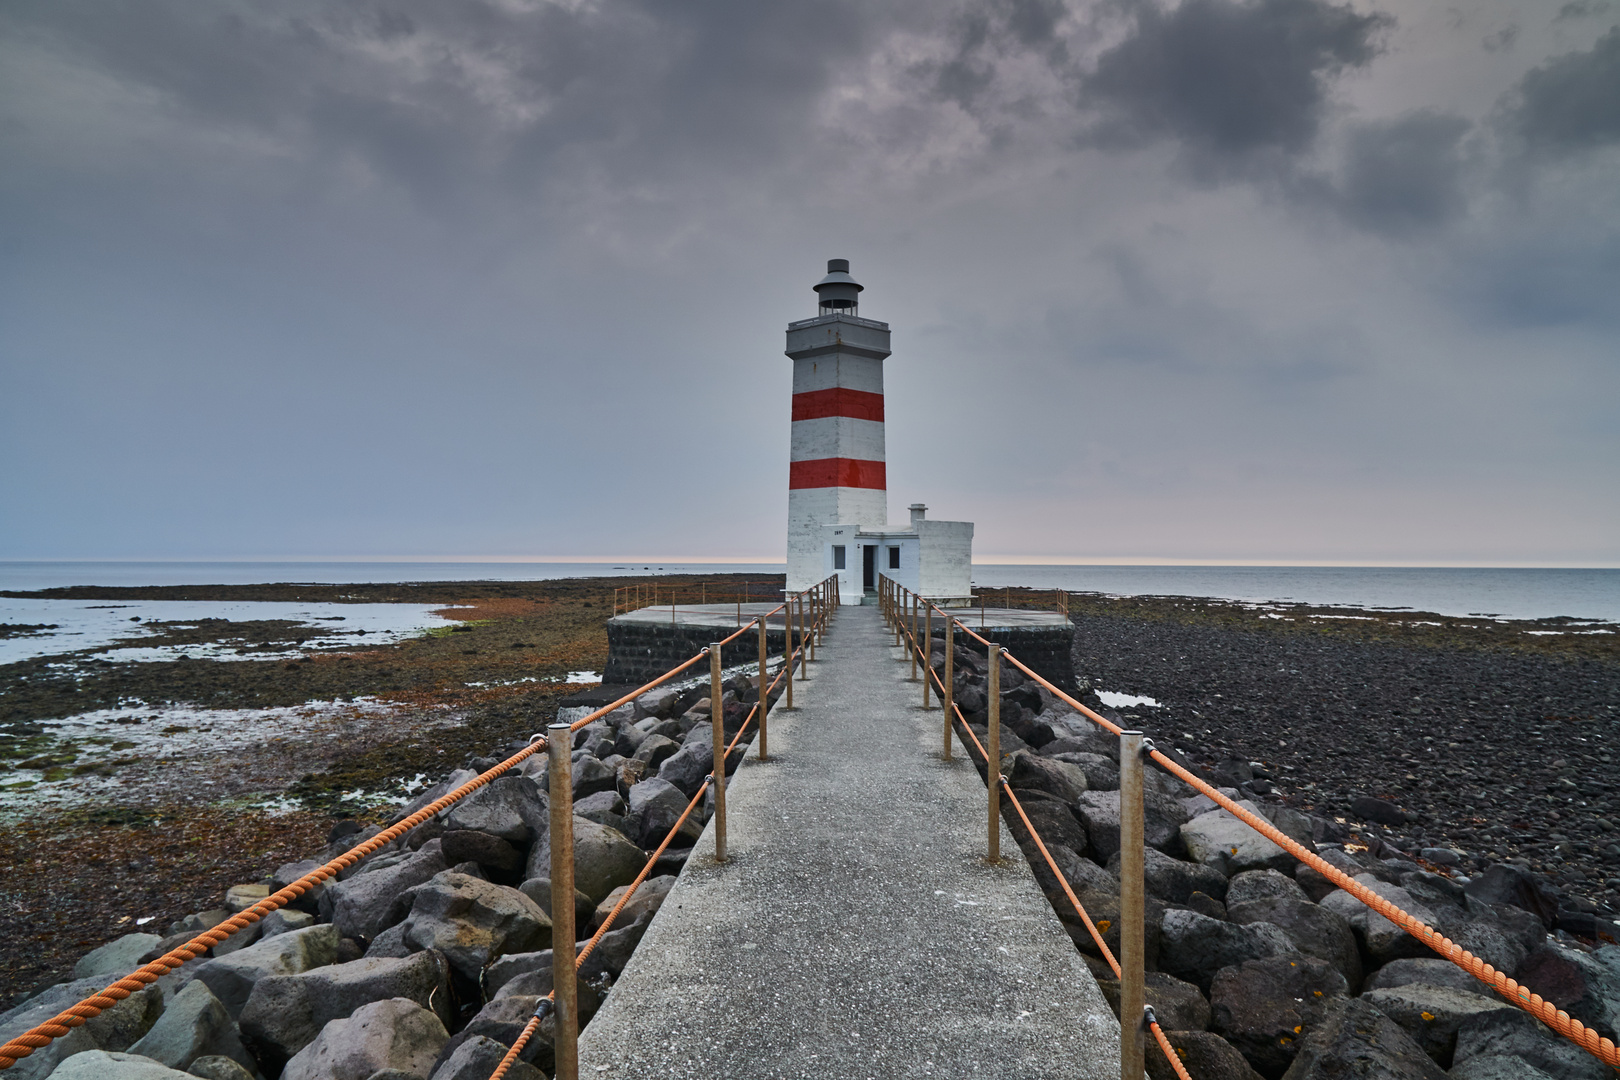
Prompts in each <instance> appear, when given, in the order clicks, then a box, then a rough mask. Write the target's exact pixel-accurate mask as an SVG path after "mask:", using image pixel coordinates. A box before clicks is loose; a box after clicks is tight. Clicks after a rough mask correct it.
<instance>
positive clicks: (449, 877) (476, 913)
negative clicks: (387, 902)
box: [404, 819, 577, 980]
mask: <svg viewBox="0 0 1620 1080" xmlns="http://www.w3.org/2000/svg"><path fill="white" fill-rule="evenodd" d="M576 820H577V819H576ZM409 895H410V900H409V903H410V914H409V915H408V916H407V917H406V919H405V923H404V927H405V942H406V944H408V945H411V946H414V947H415V948H418V949H437V950H438V951H439V952H441V953H443V954H444V956H445V959H447V960H448V961H449V962H450V966H451V967H453V968H455V969H456V970H457V971H459V972H461V973H462V974H463V975H466V976H467V977H468V978H470V979H474V980H476V979H477V978H478V973H479V971H480V969H482V968H483V966H484V965H485V964H487V963H488V962H489V961H490V960H491V959H492V958H493V957H497V956H500V955H502V954H504V953H509V952H529V951H532V950H534V949H538V948H540V947H541V946H543V945H547V944H549V943H550V942H551V918H550V916H548V915H547V914H546V913H545V912H544V911H542V910H540V905H539V904H536V903H535V902H534V901H533V900H531V899H529V898H528V897H527V896H525V895H523V893H522V892H520V891H518V890H517V889H512V888H508V887H507V886H505V885H496V884H495V883H493V882H489V881H481V880H479V879H478V878H475V877H470V876H468V875H466V874H458V873H456V872H455V871H446V872H444V873H442V874H439V875H438V876H436V877H435V878H434V879H433V880H432V881H429V882H427V883H426V884H423V885H418V886H416V887H415V888H414V889H412V890H411V891H410V894H409Z"/></svg>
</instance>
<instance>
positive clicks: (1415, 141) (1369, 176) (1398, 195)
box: [1337, 111, 1471, 236]
mask: <svg viewBox="0 0 1620 1080" xmlns="http://www.w3.org/2000/svg"><path fill="white" fill-rule="evenodd" d="M1470 126H1471V125H1470V124H1469V123H1468V121H1466V120H1464V119H1462V118H1461V117H1458V116H1449V115H1445V114H1443V113H1435V112H1426V111H1425V112H1415V113H1411V114H1409V115H1407V116H1403V117H1400V118H1398V119H1395V120H1387V121H1379V122H1373V123H1362V124H1357V125H1356V126H1355V127H1354V128H1352V129H1351V131H1350V134H1349V137H1348V140H1347V145H1346V150H1345V164H1344V171H1343V175H1342V178H1341V179H1340V186H1339V191H1338V196H1337V198H1338V201H1339V205H1340V209H1341V210H1342V212H1343V213H1344V215H1345V216H1346V217H1347V218H1348V219H1349V220H1350V221H1351V222H1353V223H1355V224H1356V225H1359V226H1361V227H1362V228H1366V229H1370V230H1372V231H1374V232H1380V233H1386V234H1390V235H1396V236H1410V235H1411V233H1412V232H1413V230H1422V229H1426V228H1429V227H1432V226H1435V225H1439V224H1442V223H1443V222H1446V221H1448V220H1450V219H1452V218H1454V217H1456V216H1457V215H1458V214H1460V213H1462V212H1463V210H1464V209H1465V208H1466V201H1465V199H1464V195H1463V190H1462V177H1463V162H1462V154H1461V149H1460V144H1461V142H1462V138H1463V136H1464V135H1465V134H1467V132H1468V130H1469V128H1470Z"/></svg>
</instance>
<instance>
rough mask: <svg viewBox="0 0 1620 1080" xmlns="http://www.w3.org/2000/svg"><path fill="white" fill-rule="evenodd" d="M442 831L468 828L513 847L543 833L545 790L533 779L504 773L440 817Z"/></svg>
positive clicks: (544, 824) (544, 823) (544, 825)
mask: <svg viewBox="0 0 1620 1080" xmlns="http://www.w3.org/2000/svg"><path fill="white" fill-rule="evenodd" d="M440 817H441V818H443V820H444V827H445V829H446V830H452V829H472V830H474V831H475V832H485V833H489V834H490V835H491V836H498V837H500V838H501V839H502V840H507V841H510V842H511V843H514V844H523V843H526V842H527V841H528V839H529V837H530V836H533V835H535V834H537V833H541V832H544V831H545V828H546V820H547V819H546V796H545V791H544V790H543V789H542V788H541V786H540V784H539V783H537V782H536V781H535V780H534V779H532V778H530V777H527V776H521V775H514V774H512V773H508V774H506V775H505V776H497V777H496V778H495V779H493V780H491V781H490V782H489V783H488V784H486V785H484V786H483V787H481V788H479V789H478V790H477V791H475V792H473V793H472V794H471V795H468V796H467V797H466V798H464V799H462V800H461V801H460V802H458V803H456V805H454V806H452V807H451V808H450V809H449V810H446V811H445V812H444V813H443V814H441V815H440Z"/></svg>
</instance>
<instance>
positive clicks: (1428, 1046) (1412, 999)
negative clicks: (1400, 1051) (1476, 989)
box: [1361, 983, 1517, 1069]
mask: <svg viewBox="0 0 1620 1080" xmlns="http://www.w3.org/2000/svg"><path fill="white" fill-rule="evenodd" d="M1361 1000H1363V1001H1366V1002H1368V1003H1370V1004H1372V1005H1373V1006H1375V1007H1376V1008H1377V1009H1378V1011H1379V1012H1381V1013H1383V1014H1384V1015H1385V1016H1387V1017H1389V1018H1390V1019H1391V1020H1393V1021H1395V1022H1396V1023H1397V1024H1399V1025H1401V1027H1402V1028H1403V1029H1404V1030H1405V1031H1406V1033H1407V1034H1408V1035H1410V1036H1411V1037H1412V1040H1413V1041H1414V1042H1416V1043H1417V1044H1418V1045H1419V1046H1421V1047H1423V1051H1424V1053H1426V1054H1428V1055H1429V1056H1430V1057H1432V1058H1433V1059H1434V1060H1435V1064H1437V1065H1439V1066H1440V1067H1441V1068H1442V1069H1449V1068H1450V1067H1451V1060H1452V1054H1453V1052H1454V1051H1455V1050H1456V1048H1457V1031H1458V1030H1459V1029H1460V1028H1461V1027H1462V1025H1463V1022H1464V1021H1466V1020H1468V1019H1470V1018H1471V1017H1473V1016H1476V1015H1478V1014H1480V1013H1487V1012H1496V1011H1498V1010H1501V1009H1509V1010H1513V1011H1517V1008H1516V1007H1515V1006H1513V1005H1510V1004H1508V1003H1507V1002H1506V1001H1504V1000H1502V999H1501V998H1488V997H1482V996H1480V995H1479V994H1475V993H1471V992H1469V991H1466V990H1454V989H1452V988H1451V987H1449V986H1428V985H1425V984H1423V983H1407V984H1406V985H1405V986H1393V987H1387V988H1385V989H1382V990H1368V991H1367V992H1365V993H1364V994H1362V995H1361Z"/></svg>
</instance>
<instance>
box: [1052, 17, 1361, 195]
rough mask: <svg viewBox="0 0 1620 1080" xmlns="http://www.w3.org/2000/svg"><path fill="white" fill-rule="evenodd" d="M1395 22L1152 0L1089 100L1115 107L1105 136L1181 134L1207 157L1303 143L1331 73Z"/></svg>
mask: <svg viewBox="0 0 1620 1080" xmlns="http://www.w3.org/2000/svg"><path fill="white" fill-rule="evenodd" d="M1390 25H1392V20H1391V19H1390V18H1389V17H1388V16H1386V15H1381V14H1370V15H1363V14H1359V13H1357V12H1356V11H1354V10H1352V9H1351V8H1349V7H1348V6H1342V5H1338V4H1330V3H1325V2H1323V0H1258V2H1256V3H1237V2H1234V0H1184V2H1183V3H1182V4H1181V5H1180V6H1178V7H1176V8H1175V9H1174V10H1171V11H1165V10H1164V9H1162V8H1160V7H1159V6H1158V5H1156V4H1154V3H1146V2H1145V3H1142V4H1140V5H1139V6H1138V7H1137V8H1136V11H1135V28H1134V32H1133V33H1132V34H1131V35H1130V36H1129V37H1127V38H1126V39H1125V40H1124V41H1122V42H1120V43H1119V44H1118V45H1116V46H1114V47H1113V48H1111V49H1109V50H1108V51H1106V52H1104V53H1103V54H1102V56H1101V57H1100V58H1099V60H1098V63H1097V67H1096V70H1095V71H1094V72H1093V73H1092V74H1091V75H1089V76H1088V77H1086V79H1085V80H1084V83H1083V86H1082V93H1083V100H1084V101H1085V102H1086V103H1087V104H1088V105H1093V106H1095V107H1097V108H1099V109H1101V110H1103V112H1104V113H1105V114H1107V115H1108V119H1107V121H1106V122H1105V123H1104V125H1103V126H1102V127H1101V128H1099V129H1098V132H1097V134H1098V135H1099V136H1101V137H1103V138H1106V139H1111V140H1115V141H1119V142H1125V143H1132V142H1143V141H1148V140H1152V139H1159V138H1171V139H1175V140H1178V141H1180V142H1181V143H1182V144H1183V145H1184V146H1186V147H1187V148H1189V149H1190V150H1192V151H1193V152H1194V154H1195V155H1196V156H1197V158H1198V159H1200V161H1201V162H1202V163H1203V164H1205V165H1212V164H1218V163H1219V162H1220V161H1222V160H1223V159H1226V160H1231V159H1241V158H1245V157H1249V156H1252V155H1257V154H1266V153H1274V152H1279V151H1280V152H1284V153H1295V152H1299V151H1303V150H1305V149H1306V148H1307V147H1308V146H1309V145H1310V144H1311V143H1312V141H1313V140H1314V139H1315V137H1316V135H1317V132H1318V131H1319V129H1320V128H1321V125H1322V120H1323V116H1324V113H1325V110H1326V108H1327V104H1328V93H1329V87H1330V84H1331V81H1332V79H1333V78H1334V77H1335V76H1337V75H1339V74H1341V73H1343V72H1344V71H1346V70H1348V69H1353V68H1361V67H1365V66H1366V65H1367V64H1368V63H1369V62H1371V60H1372V59H1373V58H1374V57H1375V56H1376V55H1377V54H1378V52H1379V48H1380V46H1379V37H1380V34H1381V32H1382V31H1384V30H1385V29H1386V28H1387V27H1389V26H1390Z"/></svg>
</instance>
